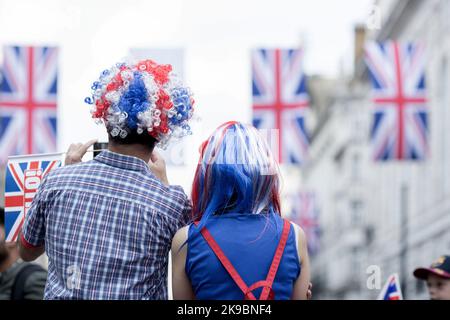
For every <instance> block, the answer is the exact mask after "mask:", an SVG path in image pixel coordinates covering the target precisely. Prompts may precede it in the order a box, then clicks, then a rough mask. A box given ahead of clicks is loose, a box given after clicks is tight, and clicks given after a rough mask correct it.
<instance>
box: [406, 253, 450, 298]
mask: <svg viewBox="0 0 450 320" xmlns="http://www.w3.org/2000/svg"><path fill="white" fill-rule="evenodd" d="M414 276H415V277H416V278H418V279H421V280H425V281H426V282H427V288H428V292H429V294H430V299H432V300H450V256H441V257H440V258H439V259H437V260H436V261H435V262H433V263H432V264H431V266H430V267H429V268H417V269H416V270H414Z"/></svg>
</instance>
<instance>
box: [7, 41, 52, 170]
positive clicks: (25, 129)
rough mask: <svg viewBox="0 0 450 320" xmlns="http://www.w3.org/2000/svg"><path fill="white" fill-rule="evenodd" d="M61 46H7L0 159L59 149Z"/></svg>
mask: <svg viewBox="0 0 450 320" xmlns="http://www.w3.org/2000/svg"><path fill="white" fill-rule="evenodd" d="M57 60H58V49H57V48H51V47H13V46H6V47H4V48H3V67H2V77H1V78H2V81H1V83H0V161H1V162H5V161H6V159H7V157H8V156H10V155H20V154H32V153H47V152H55V150H56V118H57V115H56V105H57Z"/></svg>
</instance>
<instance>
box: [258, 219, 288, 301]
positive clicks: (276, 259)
mask: <svg viewBox="0 0 450 320" xmlns="http://www.w3.org/2000/svg"><path fill="white" fill-rule="evenodd" d="M283 221H284V224H283V232H282V233H281V239H280V242H279V243H278V247H277V250H276V251H275V255H274V256H273V259H272V264H271V266H270V269H269V273H268V274H267V278H266V281H267V285H266V286H264V288H263V291H262V292H261V296H260V297H259V300H267V299H268V298H269V294H270V289H271V288H272V285H273V281H274V280H275V276H276V275H277V271H278V267H279V266H280V262H281V258H282V257H283V252H284V248H285V247H286V242H287V239H288V236H289V231H290V229H291V224H290V222H288V221H287V220H284V219H283Z"/></svg>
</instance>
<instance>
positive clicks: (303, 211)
mask: <svg viewBox="0 0 450 320" xmlns="http://www.w3.org/2000/svg"><path fill="white" fill-rule="evenodd" d="M291 200H292V210H291V214H290V216H289V220H291V221H292V222H294V223H296V224H298V225H299V226H300V227H301V228H302V229H303V231H304V232H305V235H306V240H307V243H308V252H309V254H310V255H315V254H316V253H317V252H318V251H319V242H320V228H319V209H318V206H317V200H316V195H315V193H314V192H307V191H301V192H299V193H297V194H293V195H292V198H291Z"/></svg>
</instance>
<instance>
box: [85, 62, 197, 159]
mask: <svg viewBox="0 0 450 320" xmlns="http://www.w3.org/2000/svg"><path fill="white" fill-rule="evenodd" d="M91 89H92V97H87V98H86V99H85V102H86V103H88V104H91V105H93V109H92V110H91V113H92V117H93V118H95V119H97V121H98V122H99V123H103V124H104V125H105V127H106V130H107V132H108V136H109V143H110V144H115V145H141V146H144V147H145V148H148V150H149V151H152V150H153V147H154V146H155V145H158V146H159V147H161V148H165V147H166V145H167V143H168V141H169V140H170V139H171V138H172V137H174V138H181V137H182V136H185V135H187V134H190V133H191V131H190V127H189V124H188V121H189V120H190V119H191V117H192V115H193V110H194V109H193V104H194V100H193V98H192V94H191V93H190V91H189V89H188V88H186V87H184V86H183V85H182V83H181V81H180V80H179V79H178V78H177V76H176V75H175V74H173V73H172V67H171V66H170V65H160V64H157V63H156V62H154V61H152V60H142V61H139V62H137V63H133V64H127V63H118V64H116V65H114V66H113V67H112V68H110V69H108V70H105V71H103V72H102V73H101V75H100V78H99V79H98V80H97V81H95V82H94V83H93V84H92V88H91Z"/></svg>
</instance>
